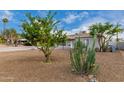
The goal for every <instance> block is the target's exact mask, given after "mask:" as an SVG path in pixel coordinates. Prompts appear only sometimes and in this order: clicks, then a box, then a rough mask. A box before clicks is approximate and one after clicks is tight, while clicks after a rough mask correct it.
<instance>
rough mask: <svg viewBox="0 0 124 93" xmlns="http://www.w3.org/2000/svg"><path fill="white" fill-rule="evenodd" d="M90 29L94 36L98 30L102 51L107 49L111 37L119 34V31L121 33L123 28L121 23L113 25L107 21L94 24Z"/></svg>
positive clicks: (97, 34)
mask: <svg viewBox="0 0 124 93" xmlns="http://www.w3.org/2000/svg"><path fill="white" fill-rule="evenodd" d="M89 30H90V34H91V35H92V36H93V35H94V31H96V36H97V38H98V43H99V47H100V51H106V48H107V47H108V44H109V41H110V40H111V38H112V37H113V36H114V35H117V33H120V32H121V31H122V30H123V29H122V28H121V27H120V25H119V24H116V25H113V24H111V23H109V22H107V23H96V24H93V25H91V26H90V27H89Z"/></svg>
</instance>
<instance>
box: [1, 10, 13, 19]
mask: <svg viewBox="0 0 124 93" xmlns="http://www.w3.org/2000/svg"><path fill="white" fill-rule="evenodd" d="M1 15H2V16H1V19H3V18H7V19H8V20H12V19H13V13H12V12H10V11H8V10H5V11H2V12H1Z"/></svg>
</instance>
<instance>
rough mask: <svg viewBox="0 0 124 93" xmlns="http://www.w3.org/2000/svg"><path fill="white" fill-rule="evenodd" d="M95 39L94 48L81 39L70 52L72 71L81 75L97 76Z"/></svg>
mask: <svg viewBox="0 0 124 93" xmlns="http://www.w3.org/2000/svg"><path fill="white" fill-rule="evenodd" d="M95 41H96V40H95V38H94V41H93V45H92V47H89V46H88V45H85V44H84V43H83V42H81V40H80V38H78V40H77V41H76V42H75V43H74V48H73V49H71V51H70V59H71V65H72V69H73V70H74V71H75V72H76V73H79V74H81V75H84V74H85V75H89V74H93V75H94V74H96V71H97V70H98V65H97V64H96V63H95V48H94V46H95Z"/></svg>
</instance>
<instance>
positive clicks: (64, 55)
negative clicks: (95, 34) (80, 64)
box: [0, 50, 124, 82]
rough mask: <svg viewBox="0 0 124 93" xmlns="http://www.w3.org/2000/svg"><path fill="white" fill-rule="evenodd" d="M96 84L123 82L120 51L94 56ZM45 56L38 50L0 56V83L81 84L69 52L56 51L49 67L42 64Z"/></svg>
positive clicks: (81, 79) (82, 80) (123, 74)
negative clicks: (97, 68) (101, 82)
mask: <svg viewBox="0 0 124 93" xmlns="http://www.w3.org/2000/svg"><path fill="white" fill-rule="evenodd" d="M96 59H97V60H96V62H97V63H98V64H99V65H100V69H99V72H98V74H97V78H98V80H99V81H124V61H123V60H122V55H121V54H120V52H115V53H97V56H96ZM43 60H44V55H43V54H42V53H41V52H39V51H37V50H30V51H20V52H6V53H0V81H38V82H39V81H43V82H45V81H50V82H51V81H55V82H58V81H60V82H62V81H63V82H66V81H68V82H78V81H79V82H84V81H86V79H85V78H82V77H80V75H76V74H73V73H72V72H71V67H70V61H69V51H68V50H55V51H54V52H53V53H52V55H51V61H52V63H51V64H44V63H43Z"/></svg>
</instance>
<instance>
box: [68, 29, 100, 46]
mask: <svg viewBox="0 0 124 93" xmlns="http://www.w3.org/2000/svg"><path fill="white" fill-rule="evenodd" d="M78 37H80V39H81V41H82V42H84V43H85V44H86V45H89V46H90V47H91V46H92V44H93V38H92V37H91V35H90V34H89V33H87V32H86V31H81V32H79V33H76V34H74V35H68V40H67V42H66V46H67V47H70V48H73V45H74V42H75V41H76V40H77V38H78ZM95 47H96V48H98V47H99V45H98V42H97V40H96V45H95Z"/></svg>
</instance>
